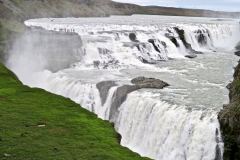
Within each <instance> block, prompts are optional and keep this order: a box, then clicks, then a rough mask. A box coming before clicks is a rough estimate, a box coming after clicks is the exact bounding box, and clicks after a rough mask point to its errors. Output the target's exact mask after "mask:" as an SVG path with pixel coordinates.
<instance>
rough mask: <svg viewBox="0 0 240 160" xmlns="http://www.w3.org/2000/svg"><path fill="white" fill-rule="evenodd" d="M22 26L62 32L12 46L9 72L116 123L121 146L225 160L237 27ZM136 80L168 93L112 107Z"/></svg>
mask: <svg viewBox="0 0 240 160" xmlns="http://www.w3.org/2000/svg"><path fill="white" fill-rule="evenodd" d="M25 24H26V25H27V26H29V27H38V28H43V29H45V30H50V31H57V32H58V33H61V34H60V35H58V34H56V33H55V32H49V33H47V34H46V33H42V31H40V33H39V30H38V29H37V30H35V29H33V30H31V31H29V32H27V33H25V34H23V35H22V36H21V37H20V38H18V40H16V43H15V45H14V46H13V48H12V52H11V53H12V54H11V56H10V57H9V60H8V66H9V67H10V68H11V69H12V70H13V71H14V72H15V73H16V74H17V75H18V77H19V78H20V80H22V81H23V82H24V83H25V84H27V85H29V86H32V87H40V88H44V89H46V90H48V91H50V92H53V93H56V94H59V95H63V96H65V97H69V98H71V99H72V100H74V101H75V102H77V103H79V104H81V106H82V107H84V108H86V109H88V110H90V111H92V112H94V113H96V114H97V115H98V116H99V117H100V118H102V119H105V120H109V121H112V122H114V124H115V128H116V130H117V131H118V132H119V133H120V134H121V136H122V140H121V144H122V145H123V146H126V147H128V148H130V149H131V150H133V151H135V152H138V153H139V154H141V155H142V156H147V157H150V158H153V159H157V160H186V159H187V160H214V159H216V160H220V159H222V153H223V142H222V140H221V134H220V130H219V123H218V120H217V113H218V112H219V111H220V109H221V108H222V106H223V104H224V103H227V102H228V96H227V94H228V92H227V89H226V88H225V86H226V85H227V84H228V83H229V82H230V80H231V77H232V73H233V66H235V64H236V62H237V57H235V56H234V54H233V52H234V46H235V44H236V43H237V42H238V38H239V35H240V34H239V24H238V23H237V22H236V21H234V20H231V19H208V18H188V17H166V16H144V15H135V16H113V17H109V18H66V19H53V18H45V19H34V20H29V21H26V22H25ZM66 32H67V33H66ZM62 33H63V34H64V35H63V34H62ZM69 33H76V34H69ZM53 37H55V38H53ZM194 57H195V58H194ZM192 58H194V59H192ZM138 76H145V77H152V78H158V79H161V80H164V81H166V82H167V83H169V84H170V86H169V87H167V88H164V89H162V90H158V89H141V90H138V91H135V92H132V93H130V94H128V95H127V98H126V100H125V101H124V102H123V103H122V104H120V106H119V107H117V108H116V106H113V102H114V101H115V100H116V99H118V97H116V95H117V94H116V91H117V89H118V87H120V86H122V85H126V84H131V82H130V81H131V79H132V78H135V77H138ZM103 81H108V82H106V84H108V89H106V90H105V92H102V93H99V91H101V90H99V88H98V87H97V86H96V84H98V83H99V82H103ZM109 81H114V82H109ZM100 95H103V96H100ZM104 96H105V98H103V97H104ZM113 107H115V110H114V109H113Z"/></svg>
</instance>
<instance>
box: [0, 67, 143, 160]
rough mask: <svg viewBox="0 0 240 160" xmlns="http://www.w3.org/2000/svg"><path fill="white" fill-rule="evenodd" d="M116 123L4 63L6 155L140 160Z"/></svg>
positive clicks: (0, 73)
mask: <svg viewBox="0 0 240 160" xmlns="http://www.w3.org/2000/svg"><path fill="white" fill-rule="evenodd" d="M118 141H119V140H118V135H117V134H116V132H115V131H114V129H113V127H112V125H111V124H109V123H108V122H105V121H103V120H100V119H98V118H97V117H96V116H95V115H94V114H92V113H90V112H88V111H87V110H85V109H82V108H80V107H79V105H78V104H75V103H74V102H72V101H70V100H69V99H66V98H63V97H61V96H56V95H54V94H51V93H48V92H46V91H44V90H41V89H32V88H29V87H27V86H24V85H22V84H21V82H19V81H18V79H17V78H16V76H15V75H14V74H13V73H11V72H10V71H9V70H7V69H6V68H5V67H4V66H3V65H0V159H1V160H5V159H6V160H137V159H144V158H141V157H140V156H139V155H137V154H135V153H133V152H131V151H130V150H128V149H127V148H124V147H121V146H120V145H119V142H118Z"/></svg>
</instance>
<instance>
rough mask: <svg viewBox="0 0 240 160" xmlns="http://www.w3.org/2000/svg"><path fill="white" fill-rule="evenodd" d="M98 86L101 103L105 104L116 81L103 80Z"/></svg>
mask: <svg viewBox="0 0 240 160" xmlns="http://www.w3.org/2000/svg"><path fill="white" fill-rule="evenodd" d="M96 86H97V89H98V91H99V93H100V98H101V103H102V105H104V104H105V102H106V100H107V96H108V93H109V90H110V89H111V88H112V87H114V86H116V83H115V82H114V81H103V82H99V83H98V84H97V85H96Z"/></svg>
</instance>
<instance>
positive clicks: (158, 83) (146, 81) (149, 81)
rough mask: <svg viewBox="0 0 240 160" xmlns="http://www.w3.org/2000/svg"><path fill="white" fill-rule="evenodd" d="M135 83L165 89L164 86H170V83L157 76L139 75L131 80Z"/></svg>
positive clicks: (139, 85)
mask: <svg viewBox="0 0 240 160" xmlns="http://www.w3.org/2000/svg"><path fill="white" fill-rule="evenodd" d="M131 82H132V83H133V84H135V85H136V86H138V87H139V88H154V89H163V88H164V87H167V86H169V84H168V83H166V82H164V81H162V80H160V79H155V78H146V77H137V78H134V79H132V80H131Z"/></svg>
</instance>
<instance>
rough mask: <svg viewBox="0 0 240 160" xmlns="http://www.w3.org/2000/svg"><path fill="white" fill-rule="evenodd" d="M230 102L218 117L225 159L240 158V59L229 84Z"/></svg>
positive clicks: (237, 159) (234, 159) (233, 159)
mask: <svg viewBox="0 0 240 160" xmlns="http://www.w3.org/2000/svg"><path fill="white" fill-rule="evenodd" d="M228 89H229V91H230V93H229V98H230V103H229V104H228V105H225V106H224V109H223V110H222V111H221V112H220V113H219V115H218V119H219V122H220V126H221V132H222V136H223V141H224V160H239V159H240V61H239V64H238V66H237V67H236V68H235V73H234V81H233V82H232V83H230V84H229V85H228Z"/></svg>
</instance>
